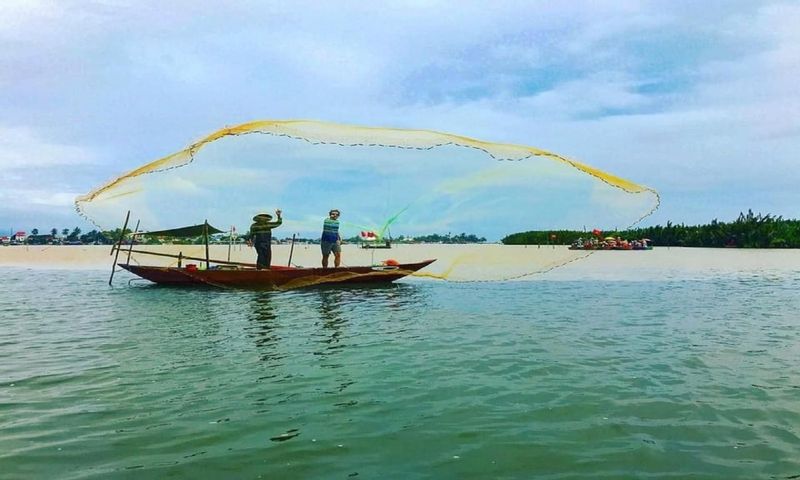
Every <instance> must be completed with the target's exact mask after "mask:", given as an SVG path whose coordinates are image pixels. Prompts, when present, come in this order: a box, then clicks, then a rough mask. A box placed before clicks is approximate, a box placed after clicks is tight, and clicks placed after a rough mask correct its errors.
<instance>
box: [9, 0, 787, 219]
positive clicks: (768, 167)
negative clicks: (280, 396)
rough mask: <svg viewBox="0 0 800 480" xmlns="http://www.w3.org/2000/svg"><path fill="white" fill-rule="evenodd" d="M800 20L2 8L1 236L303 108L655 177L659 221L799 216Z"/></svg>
mask: <svg viewBox="0 0 800 480" xmlns="http://www.w3.org/2000/svg"><path fill="white" fill-rule="evenodd" d="M796 25H800V3H798V2H787V1H775V2H770V1H763V2H752V1H735V0H732V1H704V2H690V1H672V2H663V1H662V2H647V1H608V2H603V1H591V2H580V1H575V2H544V1H542V2H536V1H527V2H512V1H508V2H503V1H500V2H488V3H487V2H477V1H476V2H470V1H459V2H437V1H406V2H402V1H401V2H392V3H388V2H387V3H383V2H348V1H339V2H303V1H299V2H247V1H245V2H235V3H234V4H232V5H227V4H226V5H224V6H222V4H220V3H219V2H210V1H196V0H195V1H173V2H143V1H124V0H106V1H80V2H73V1H69V0H61V1H46V0H27V1H16V0H6V1H4V2H3V12H2V15H0V169H2V172H3V175H2V176H1V177H0V231H5V230H6V229H8V228H15V229H24V230H30V229H31V228H34V227H37V228H39V229H40V230H43V231H44V230H46V231H49V230H50V228H52V227H57V228H58V229H59V230H60V229H61V228H65V227H68V228H72V227H74V226H80V227H81V228H83V229H84V230H85V229H86V228H87V227H89V225H88V224H87V223H86V222H85V221H84V220H83V219H82V218H81V217H79V216H78V215H77V214H76V213H75V211H74V207H73V200H74V198H75V197H76V196H77V195H80V194H84V193H86V192H88V191H90V190H92V189H93V188H95V187H97V186H99V185H100V184H102V183H104V182H106V181H108V180H110V179H113V178H114V177H116V176H117V175H120V174H122V173H124V172H127V171H129V170H131V169H133V168H135V167H137V166H140V165H142V164H144V163H147V162H149V161H151V160H154V159H156V158H159V157H162V156H164V155H166V154H169V153H172V152H175V151H177V150H180V149H182V148H184V147H186V146H187V145H189V144H191V143H192V142H194V141H196V140H198V139H199V138H202V137H204V136H205V135H207V134H209V133H211V132H213V131H215V130H218V129H219V128H221V127H224V126H226V125H235V124H238V123H242V122H246V121H251V120H256V119H292V118H305V119H315V120H324V121H333V122H341V123H349V124H359V125H374V126H387V127H404V128H424V129H432V130H437V131H443V132H450V133H456V134H461V135H466V136H470V137H474V138H478V139H483V140H489V141H494V142H507V143H515V144H525V145H532V146H536V147H539V148H543V149H547V150H551V151H555V152H558V153H560V154H563V155H565V156H568V157H570V158H574V159H577V160H579V161H582V162H584V163H588V164H590V165H592V166H595V167H597V168H600V169H603V170H605V171H608V172H611V173H614V174H616V175H619V176H622V177H625V178H628V179H630V180H633V181H635V182H637V183H640V184H643V185H647V186H649V187H652V188H655V189H656V190H658V191H659V192H660V194H661V201H662V204H661V208H660V209H659V211H658V212H656V213H655V214H654V215H652V216H651V217H648V218H647V219H646V220H645V221H644V224H645V225H650V224H658V223H660V224H664V223H666V221H667V220H671V221H673V222H676V223H680V222H685V223H689V224H693V223H705V222H707V221H710V220H711V219H713V218H718V219H720V220H732V219H734V218H735V217H736V216H737V215H738V213H739V212H740V211H742V210H745V211H746V210H747V209H748V208H752V209H753V210H755V211H760V212H763V213H772V214H776V215H783V216H785V217H791V218H798V217H800V213H799V212H798V205H800V193H798V192H799V191H800V189H798V188H797V184H798V183H800V182H798V180H800V175H798V169H797V164H798V162H797V155H798V152H800V89H799V88H797V85H796V83H797V79H798V78H800V29H797V28H796ZM284 208H286V207H284ZM323 213H324V212H323Z"/></svg>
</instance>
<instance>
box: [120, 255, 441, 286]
mask: <svg viewBox="0 0 800 480" xmlns="http://www.w3.org/2000/svg"><path fill="white" fill-rule="evenodd" d="M434 261H435V260H425V261H423V262H418V263H406V264H400V265H391V266H388V265H387V266H383V265H380V266H372V267H340V268H293V267H278V266H273V267H272V268H271V269H265V270H256V269H251V268H246V269H224V268H219V269H214V268H212V269H209V270H194V269H192V270H190V269H187V268H179V267H152V266H143V265H129V264H120V267H122V268H124V269H125V270H127V271H129V272H131V273H133V274H134V275H138V276H140V277H142V278H144V279H147V280H150V281H151V282H155V283H158V284H161V285H180V286H212V287H221V288H243V289H258V290H286V289H291V288H302V287H310V286H317V285H340V284H345V285H349V284H382V283H383V284H385V283H390V282H394V281H395V280H399V279H401V278H403V277H405V276H408V275H410V274H412V273H414V272H416V271H418V270H420V269H422V268H425V267H427V266H428V265H430V264H431V263H433V262H434Z"/></svg>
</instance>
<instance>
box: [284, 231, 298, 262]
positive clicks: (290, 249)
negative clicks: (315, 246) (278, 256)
mask: <svg viewBox="0 0 800 480" xmlns="http://www.w3.org/2000/svg"><path fill="white" fill-rule="evenodd" d="M296 236H297V234H296V233H293V234H292V246H291V248H289V263H287V264H286V266H287V267H291V266H292V253H294V238H295V237H296Z"/></svg>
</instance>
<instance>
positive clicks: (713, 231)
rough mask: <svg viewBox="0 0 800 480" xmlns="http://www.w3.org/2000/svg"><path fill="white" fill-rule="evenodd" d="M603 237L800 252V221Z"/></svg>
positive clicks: (749, 217) (539, 236)
mask: <svg viewBox="0 0 800 480" xmlns="http://www.w3.org/2000/svg"><path fill="white" fill-rule="evenodd" d="M591 235H592V233H591V232H583V231H575V230H553V231H528V232H520V233H513V234H511V235H508V236H506V237H504V238H503V239H502V240H501V241H502V243H504V244H506V245H537V244H538V245H548V244H555V245H569V244H572V243H573V242H574V241H576V240H577V239H579V238H584V239H586V238H587V237H589V236H591ZM601 235H602V236H604V237H605V236H611V237H621V238H623V239H627V240H638V239H642V238H648V239H650V243H651V244H652V245H657V246H675V247H707V248H715V247H734V248H800V220H788V219H784V218H783V217H781V216H777V217H776V216H773V215H770V214H766V215H762V214H760V213H758V214H754V213H753V211H752V210H748V211H747V213H746V214H745V213H743V212H742V213H739V217H738V218H737V219H736V220H735V221H733V222H720V221H719V220H717V219H714V220H712V221H711V223H708V224H705V225H684V224H680V225H675V224H673V223H672V222H667V224H666V226H661V225H656V226H654V227H644V228H635V229H629V230H621V231H611V232H602V234H601Z"/></svg>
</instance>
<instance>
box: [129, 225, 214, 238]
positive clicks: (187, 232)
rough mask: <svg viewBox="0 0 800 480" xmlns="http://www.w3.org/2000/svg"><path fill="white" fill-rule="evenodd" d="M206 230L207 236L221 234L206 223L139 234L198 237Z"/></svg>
mask: <svg viewBox="0 0 800 480" xmlns="http://www.w3.org/2000/svg"><path fill="white" fill-rule="evenodd" d="M206 228H208V230H207V231H208V234H209V235H211V234H212V233H223V231H222V230H220V229H218V228H214V227H212V226H211V225H208V224H207V223H201V224H199V225H192V226H190V227H178V228H172V229H169V230H156V231H154V232H141V234H142V235H150V236H154V237H198V236H200V235H205V233H206Z"/></svg>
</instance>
